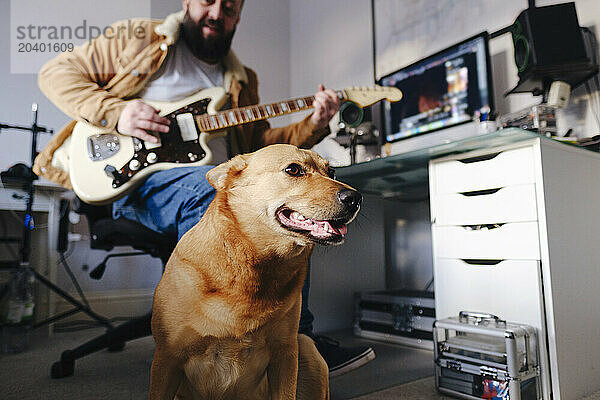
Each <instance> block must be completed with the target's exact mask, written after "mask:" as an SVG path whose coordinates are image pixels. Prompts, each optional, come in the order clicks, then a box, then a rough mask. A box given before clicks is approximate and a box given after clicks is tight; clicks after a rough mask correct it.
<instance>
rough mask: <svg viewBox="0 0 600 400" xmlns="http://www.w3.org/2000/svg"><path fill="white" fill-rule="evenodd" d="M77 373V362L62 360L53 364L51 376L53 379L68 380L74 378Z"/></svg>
mask: <svg viewBox="0 0 600 400" xmlns="http://www.w3.org/2000/svg"><path fill="white" fill-rule="evenodd" d="M74 371H75V361H72V360H60V361H57V362H55V363H54V364H52V368H51V370H50V376H51V377H52V379H60V378H66V377H67V376H72V375H73V372H74Z"/></svg>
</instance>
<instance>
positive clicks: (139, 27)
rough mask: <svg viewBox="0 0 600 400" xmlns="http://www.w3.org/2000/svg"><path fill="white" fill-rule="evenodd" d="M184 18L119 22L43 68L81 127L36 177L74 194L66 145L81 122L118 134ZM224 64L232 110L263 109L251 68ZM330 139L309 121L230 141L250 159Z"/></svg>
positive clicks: (243, 129)
mask: <svg viewBox="0 0 600 400" xmlns="http://www.w3.org/2000/svg"><path fill="white" fill-rule="evenodd" d="M182 19H183V12H178V13H175V14H171V15H169V16H168V17H167V18H166V19H165V20H164V21H158V20H149V19H132V20H127V21H120V22H117V23H115V24H113V25H112V26H111V27H110V29H109V30H107V31H106V32H105V33H104V34H103V35H101V36H98V37H97V38H95V39H92V40H91V41H89V42H87V43H85V44H83V45H81V46H78V47H76V48H75V49H74V50H73V51H72V52H65V53H62V54H60V55H59V56H58V57H56V58H54V59H53V60H51V61H49V62H48V63H46V64H45V65H44V66H43V67H42V69H41V70H40V73H39V76H38V83H39V86H40V89H41V90H42V92H43V93H44V94H45V95H46V96H47V97H48V98H49V99H50V100H51V101H52V102H53V103H54V104H55V105H56V106H57V107H58V108H60V109H61V110H62V111H63V112H64V113H66V114H67V115H68V116H69V117H71V118H73V119H74V121H71V122H70V123H69V124H67V125H66V126H65V127H64V128H62V129H61V131H60V132H58V133H57V134H55V135H54V137H53V138H52V140H51V141H50V143H48V145H47V146H46V147H45V148H44V150H42V152H40V154H39V155H38V157H37V158H36V160H35V164H34V167H33V170H34V171H35V173H36V174H38V175H40V176H43V177H45V178H47V179H49V180H51V181H54V182H56V183H59V184H61V185H63V186H65V187H67V188H71V182H70V179H69V173H68V171H67V169H68V168H66V167H65V163H64V162H62V163H61V162H59V161H57V159H58V158H59V157H58V156H57V154H59V153H60V152H64V151H67V152H68V149H67V150H65V146H63V147H62V148H61V146H62V145H63V143H65V140H67V138H69V136H70V135H71V132H72V130H73V126H74V125H75V123H76V122H77V121H86V122H89V123H91V124H93V125H96V126H101V127H104V128H109V129H114V128H115V127H116V125H117V122H118V120H119V116H120V114H121V111H122V110H123V108H124V107H125V105H126V104H127V100H128V99H132V98H135V96H136V94H137V93H139V92H140V91H141V89H142V88H143V87H144V85H145V84H146V82H147V81H148V79H149V78H150V77H151V76H152V75H153V74H154V73H155V72H156V71H157V70H158V69H159V67H160V66H161V64H162V63H163V61H164V60H165V58H166V56H167V52H168V50H169V47H170V46H172V45H173V44H175V43H176V42H177V38H178V36H179V29H180V25H181V21H182ZM223 64H224V66H225V75H224V80H223V81H224V87H225V88H226V89H228V91H229V94H230V96H231V106H232V107H242V106H247V105H252V104H258V103H259V97H258V80H257V78H256V73H255V72H254V71H252V70H251V69H250V68H247V67H245V66H243V65H242V64H241V62H240V61H239V60H238V59H237V57H236V56H235V54H234V53H233V52H229V54H228V55H227V56H226V57H225V59H224V60H223ZM328 133H329V129H328V128H323V129H317V128H316V127H315V125H314V124H312V123H311V122H310V118H309V117H307V118H305V119H304V120H303V121H300V122H298V123H295V124H291V125H289V126H287V127H283V128H270V125H269V124H268V122H266V121H257V122H254V123H250V124H246V125H243V126H240V127H236V128H234V129H233V130H232V132H231V135H230V139H231V142H232V149H233V151H234V153H245V152H250V151H254V150H257V149H259V148H261V147H263V146H266V145H269V144H273V143H289V144H293V145H296V146H298V147H303V148H310V147H312V146H314V145H315V144H316V143H318V142H319V141H320V140H321V139H323V138H324V137H325V136H326V135H327V134H328ZM58 149H60V151H59V152H57V150H58ZM82 151H83V150H82ZM55 152H56V154H55Z"/></svg>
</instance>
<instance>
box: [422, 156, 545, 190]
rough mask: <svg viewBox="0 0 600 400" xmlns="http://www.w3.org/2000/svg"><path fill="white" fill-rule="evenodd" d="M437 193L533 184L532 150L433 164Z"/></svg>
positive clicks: (463, 157) (464, 157)
mask: <svg viewBox="0 0 600 400" xmlns="http://www.w3.org/2000/svg"><path fill="white" fill-rule="evenodd" d="M432 168H434V169H435V171H434V175H435V183H434V184H435V192H436V193H461V192H472V191H476V190H484V189H495V188H502V187H505V186H509V185H518V184H524V183H534V182H535V174H534V163H533V150H532V149H531V147H524V148H519V149H512V150H497V151H494V152H487V153H485V154H482V155H474V156H462V157H460V158H457V159H454V160H449V161H446V162H443V163H440V164H434V166H433V167H432Z"/></svg>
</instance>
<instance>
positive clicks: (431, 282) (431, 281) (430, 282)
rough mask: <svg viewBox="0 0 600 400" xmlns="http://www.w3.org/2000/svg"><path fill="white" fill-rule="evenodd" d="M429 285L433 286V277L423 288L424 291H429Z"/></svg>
mask: <svg viewBox="0 0 600 400" xmlns="http://www.w3.org/2000/svg"><path fill="white" fill-rule="evenodd" d="M431 285H433V277H432V278H431V280H430V281H429V282H427V285H426V286H425V289H424V290H425V291H427V290H429V288H430V287H431Z"/></svg>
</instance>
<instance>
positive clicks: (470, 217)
mask: <svg viewBox="0 0 600 400" xmlns="http://www.w3.org/2000/svg"><path fill="white" fill-rule="evenodd" d="M431 213H432V216H433V217H432V221H433V222H434V223H435V224H436V225H438V226H439V225H482V224H497V223H506V222H527V221H537V204H536V198H535V185H534V184H533V183H530V184H525V185H513V186H506V187H499V188H493V189H485V190H478V191H471V192H462V193H442V194H440V195H439V196H438V197H437V198H436V201H435V208H432V209H431Z"/></svg>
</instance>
